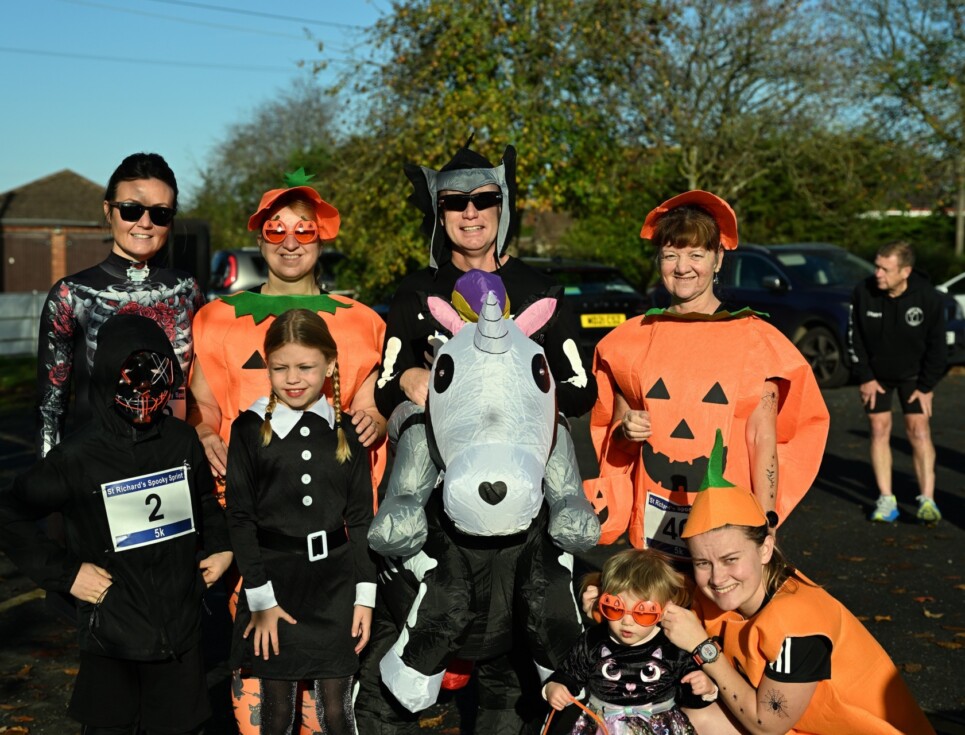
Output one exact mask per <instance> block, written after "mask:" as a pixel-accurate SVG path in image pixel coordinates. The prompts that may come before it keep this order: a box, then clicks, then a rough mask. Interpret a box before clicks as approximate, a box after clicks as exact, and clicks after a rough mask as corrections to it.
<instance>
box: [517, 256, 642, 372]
mask: <svg viewBox="0 0 965 735" xmlns="http://www.w3.org/2000/svg"><path fill="white" fill-rule="evenodd" d="M522 260H523V262H525V263H526V264H527V265H529V266H530V267H532V268H535V269H536V270H538V271H540V272H541V273H545V274H547V275H549V276H551V277H552V278H553V279H554V280H555V281H556V282H557V283H559V284H560V285H561V286H563V298H564V299H565V300H566V303H567V304H569V306H570V309H571V310H572V311H573V313H574V314H576V316H577V318H578V319H579V321H580V349H582V350H583V353H584V356H585V357H586V358H587V359H590V358H592V356H593V349H594V348H595V347H596V343H597V342H599V341H600V338H601V337H602V336H603V335H604V334H606V333H607V332H609V331H610V330H611V329H613V328H614V327H616V326H619V325H620V324H623V322H625V321H626V320H627V319H630V318H632V317H634V316H638V315H640V314H643V313H644V312H646V310H647V309H649V308H650V299H649V297H647V296H645V295H644V294H641V293H640V292H639V291H637V290H636V289H635V288H634V287H633V286H632V285H630V282H629V281H627V279H626V278H624V277H623V274H622V273H620V271H619V270H617V269H616V268H614V267H613V266H610V265H603V264H602V263H595V262H592V261H588V260H569V259H565V258H523V259H522Z"/></svg>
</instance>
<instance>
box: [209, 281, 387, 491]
mask: <svg viewBox="0 0 965 735" xmlns="http://www.w3.org/2000/svg"><path fill="white" fill-rule="evenodd" d="M298 308H305V309H311V310H312V311H315V312H317V313H318V315H319V316H320V317H322V319H324V320H325V323H326V324H327V325H328V328H329V331H331V333H332V337H333V338H334V339H335V344H336V345H337V346H338V372H339V381H340V386H341V398H342V401H341V403H342V410H343V411H345V410H346V409H348V407H349V406H350V405H351V403H352V399H353V398H354V397H355V393H356V392H357V391H358V389H359V386H361V385H362V383H363V382H364V381H365V379H366V378H367V377H368V376H369V374H370V373H371V372H372V371H373V370H374V369H375V368H376V367H378V365H379V358H380V355H381V350H382V339H383V336H384V334H385V322H383V321H382V319H381V317H379V315H378V314H376V313H375V312H374V311H372V309H370V308H369V307H367V306H365V305H364V304H361V303H359V302H358V301H355V300H354V299H350V298H347V297H345V296H333V295H331V294H321V295H319V296H264V295H262V294H259V293H253V292H250V291H246V292H242V293H237V294H233V295H231V296H224V297H222V298H220V299H216V300H215V301H212V302H211V303H209V304H205V305H204V306H203V307H201V309H200V310H199V311H198V313H197V315H195V317H194V322H193V323H192V328H193V330H194V333H195V335H196V336H195V340H196V343H197V344H196V346H195V360H196V363H195V364H196V365H200V367H201V370H202V371H203V373H204V378H205V380H206V381H207V383H208V386H209V387H210V388H211V391H212V393H213V394H214V396H215V398H216V399H217V401H218V406H219V407H220V408H221V426H220V427H219V429H218V433H219V434H220V436H221V438H222V439H224V441H225V443H226V444H227V443H228V440H229V438H230V436H231V422H232V421H234V420H235V418H237V417H238V415H239V414H241V413H242V412H244V411H245V410H247V409H248V407H249V406H251V404H253V403H254V402H255V401H256V400H258V399H259V398H261V397H262V396H266V395H269V394H270V393H271V384H270V383H269V381H268V370H267V365H266V363H265V356H264V342H265V333H266V332H267V331H268V327H270V326H271V324H272V322H274V320H275V317H276V316H277V315H278V314H280V313H282V312H284V311H287V310H288V309H298ZM325 390H326V396H327V397H328V398H329V400H331V398H332V394H331V383H330V382H328V383H326V385H325ZM372 462H373V468H372V479H373V483H374V485H373V490H374V488H376V487H378V484H379V482H380V481H381V479H382V474H383V472H384V471H385V462H386V449H385V442H382V443H381V444H380V445H379V447H378V449H376V450H375V451H374V452H372Z"/></svg>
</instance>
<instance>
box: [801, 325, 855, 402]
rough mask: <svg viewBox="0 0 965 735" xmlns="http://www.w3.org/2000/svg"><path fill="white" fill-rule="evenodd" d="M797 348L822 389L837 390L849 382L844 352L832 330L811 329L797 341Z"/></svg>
mask: <svg viewBox="0 0 965 735" xmlns="http://www.w3.org/2000/svg"><path fill="white" fill-rule="evenodd" d="M797 348H798V349H799V350H800V351H801V354H802V355H804V359H806V360H807V361H808V364H810V366H811V370H813V371H814V377H815V378H817V381H818V385H819V386H820V387H822V388H837V387H838V386H841V385H844V384H845V383H846V382H848V366H847V363H846V362H845V358H844V350H842V349H841V346H840V345H839V344H838V340H837V339H836V338H835V336H834V334H832V332H831V330H829V329H827V328H825V327H811V328H810V329H809V330H808V331H807V332H805V333H804V336H803V337H801V339H799V340H798V341H797Z"/></svg>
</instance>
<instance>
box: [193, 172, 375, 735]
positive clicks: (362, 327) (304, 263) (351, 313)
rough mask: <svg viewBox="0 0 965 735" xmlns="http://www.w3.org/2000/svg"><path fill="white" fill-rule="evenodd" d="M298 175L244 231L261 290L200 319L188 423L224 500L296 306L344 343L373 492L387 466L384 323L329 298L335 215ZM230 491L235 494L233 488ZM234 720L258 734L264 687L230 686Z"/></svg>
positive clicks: (307, 716) (345, 403) (347, 382)
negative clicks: (270, 352) (263, 265)
mask: <svg viewBox="0 0 965 735" xmlns="http://www.w3.org/2000/svg"><path fill="white" fill-rule="evenodd" d="M310 179H311V177H310V176H307V175H306V174H305V172H304V171H303V170H302V169H299V170H298V171H296V172H295V173H293V174H288V175H287V176H286V177H285V184H286V186H285V188H281V189H272V190H271V191H268V192H266V193H265V194H264V196H262V198H261V202H260V203H259V205H258V209H257V211H256V212H255V213H254V214H253V215H251V218H250V219H249V220H248V229H249V230H251V231H253V232H256V233H258V245H259V247H260V248H261V252H262V255H263V256H264V258H265V261H266V262H267V264H268V280H267V281H266V282H265V283H264V284H263V285H262V286H260V287H258V288H255V289H252V290H251V291H245V292H241V293H237V294H232V295H230V296H223V297H221V298H219V299H217V300H215V301H212V302H211V303H209V304H206V305H205V306H204V307H202V308H201V310H200V311H199V312H198V314H197V316H195V319H194V324H193V327H194V334H195V355H196V357H195V361H194V365H193V368H192V372H191V379H190V385H189V390H190V397H191V399H192V401H191V412H190V415H189V421H190V422H191V423H192V424H193V425H194V426H195V427H196V429H197V431H198V436H199V438H200V439H201V443H202V444H203V445H204V448H205V454H206V455H207V458H208V462H209V464H210V465H211V471H212V473H213V474H214V475H215V477H216V479H217V480H219V488H220V489H221V492H224V490H225V486H224V482H223V478H224V475H225V471H226V466H227V451H228V440H229V438H230V435H231V422H232V421H234V419H235V418H237V417H238V416H239V415H240V414H241V413H243V412H244V411H246V410H247V409H248V408H249V407H250V406H251V405H252V404H253V403H254V402H255V401H256V400H258V398H260V397H261V396H264V395H267V394H268V393H269V392H270V390H271V386H270V384H269V381H268V372H267V369H266V367H267V366H266V363H265V358H264V354H263V351H262V345H263V344H264V341H265V333H266V332H267V331H268V327H269V326H271V324H272V323H273V322H274V320H275V317H277V316H278V315H279V314H281V313H283V312H285V311H288V310H289V309H295V308H306V309H309V310H311V311H314V312H317V313H318V315H319V316H321V317H322V319H324V320H325V322H326V324H327V325H328V328H329V331H330V332H331V334H332V336H333V338H334V339H335V341H336V343H337V344H338V345H339V372H340V376H341V381H340V388H341V390H340V394H337V395H335V396H334V397H333V396H329V398H330V399H331V398H334V400H335V401H338V403H339V405H340V407H341V409H342V411H343V412H345V413H347V414H349V415H351V416H352V422H353V424H354V426H355V429H356V432H357V433H358V438H359V440H360V441H361V443H362V445H363V446H367V447H373V449H372V451H371V454H370V465H371V469H372V481H373V506H374V504H375V488H376V487H377V486H378V483H379V481H380V479H381V476H382V472H383V470H384V468H385V459H386V452H385V445H384V443H382V442H381V438H382V437H383V436H384V434H385V420H384V419H383V418H382V416H381V415H380V414H379V413H378V409H376V407H375V379H376V372H377V369H378V365H379V354H380V352H381V349H382V339H383V336H384V332H385V324H384V322H383V321H382V319H381V318H380V317H379V316H378V314H376V313H375V312H374V311H372V309H370V308H369V307H367V306H365V305H364V304H361V303H359V302H357V301H355V300H353V299H350V298H347V297H344V296H335V295H331V294H328V293H323V292H322V291H321V289H320V287H319V285H318V280H317V277H316V272H315V269H316V264H317V262H318V257H319V253H320V252H321V248H322V245H323V243H324V242H326V241H330V240H332V239H333V238H334V237H335V236H336V234H338V229H339V224H340V218H339V214H338V211H337V210H336V209H335V207H333V206H332V205H330V204H328V203H327V202H325V201H324V200H323V199H322V198H321V196H319V194H318V192H317V191H315V189H313V188H312V187H311V186H309V185H308V184H309V181H310ZM228 492H230V490H228ZM232 697H233V698H234V707H235V714H236V719H237V721H238V726H239V729H240V731H241V733H242V735H251V734H252V733H258V731H259V727H258V721H259V704H260V685H259V681H258V680H257V679H252V678H241V677H236V678H235V680H234V682H233V684H232ZM301 711H302V728H303V732H318V731H320V730H321V727H320V726H319V724H318V721H317V718H316V716H315V707H314V701H313V694H312V692H306V695H305V696H304V697H303V701H302V710H301Z"/></svg>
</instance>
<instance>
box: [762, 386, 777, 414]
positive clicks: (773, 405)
mask: <svg viewBox="0 0 965 735" xmlns="http://www.w3.org/2000/svg"><path fill="white" fill-rule="evenodd" d="M761 405H762V406H764V408H766V409H767V410H768V412H769V413H773V414H776V413H777V393H775V392H774V391H773V390H771V389H767V390H765V391H764V394H763V395H762V396H761Z"/></svg>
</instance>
